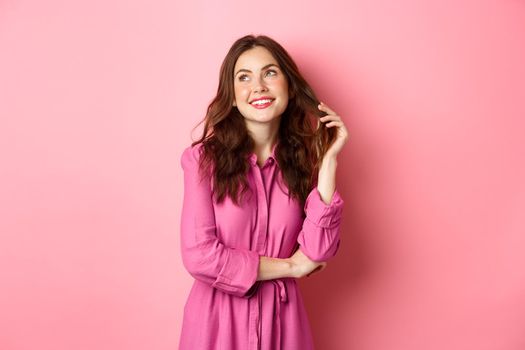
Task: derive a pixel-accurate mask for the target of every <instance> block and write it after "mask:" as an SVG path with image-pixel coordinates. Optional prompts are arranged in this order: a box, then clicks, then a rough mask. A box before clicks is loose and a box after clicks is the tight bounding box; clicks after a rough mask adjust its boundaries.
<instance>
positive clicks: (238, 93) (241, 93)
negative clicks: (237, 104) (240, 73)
mask: <svg viewBox="0 0 525 350" xmlns="http://www.w3.org/2000/svg"><path fill="white" fill-rule="evenodd" d="M247 91H248V89H246V88H245V87H242V86H236V87H235V88H234V93H235V99H242V98H244V97H246V94H247Z"/></svg>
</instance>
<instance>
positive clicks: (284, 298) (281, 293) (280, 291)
mask: <svg viewBox="0 0 525 350" xmlns="http://www.w3.org/2000/svg"><path fill="white" fill-rule="evenodd" d="M263 282H264V283H271V284H273V285H274V286H275V288H274V290H275V294H274V295H275V299H274V300H275V319H274V320H273V324H274V326H275V342H276V344H277V347H276V348H275V350H279V349H281V303H286V302H288V291H287V290H286V284H285V282H284V281H283V280H282V279H274V280H267V281H263ZM254 299H255V298H254ZM262 299H263V297H262V292H261V288H258V290H257V307H256V308H255V310H256V312H257V315H256V316H255V319H256V320H257V322H256V327H255V331H256V335H255V337H254V338H255V339H256V341H255V342H254V343H253V345H254V347H253V349H257V350H259V349H261V331H262V319H261V308H262ZM252 339H253V338H252ZM272 348H273V347H272Z"/></svg>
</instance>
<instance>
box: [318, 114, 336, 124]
mask: <svg viewBox="0 0 525 350" xmlns="http://www.w3.org/2000/svg"><path fill="white" fill-rule="evenodd" d="M319 119H320V120H321V121H322V122H325V121H328V120H341V117H340V116H338V115H333V114H328V115H325V116H324V117H321V118H319Z"/></svg>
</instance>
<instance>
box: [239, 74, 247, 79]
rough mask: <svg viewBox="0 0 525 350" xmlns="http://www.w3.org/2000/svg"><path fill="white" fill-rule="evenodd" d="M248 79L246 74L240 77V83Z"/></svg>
mask: <svg viewBox="0 0 525 350" xmlns="http://www.w3.org/2000/svg"><path fill="white" fill-rule="evenodd" d="M247 79H248V76H247V75H246V74H241V75H239V80H240V81H246V80H247Z"/></svg>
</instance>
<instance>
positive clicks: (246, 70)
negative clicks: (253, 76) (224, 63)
mask: <svg viewBox="0 0 525 350" xmlns="http://www.w3.org/2000/svg"><path fill="white" fill-rule="evenodd" d="M271 66H275V67H277V68H279V66H278V65H276V64H275V63H269V64H267V65H266V66H264V67H262V68H261V70H265V69H266V68H268V67H271ZM240 72H247V73H251V72H252V71H251V70H249V69H244V68H243V69H239V70H238V71H237V73H235V74H234V75H233V76H236V75H237V74H239V73H240Z"/></svg>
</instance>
